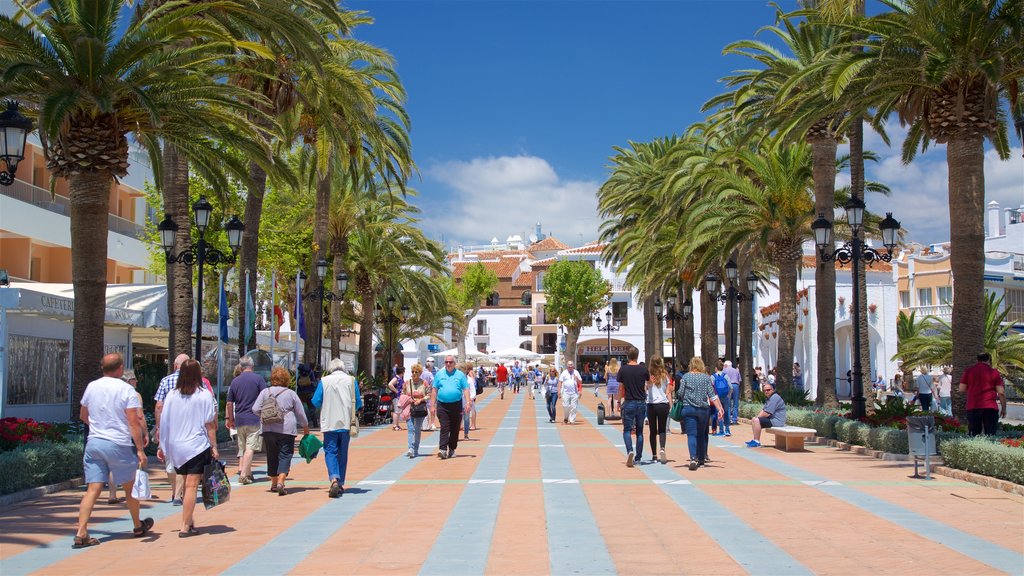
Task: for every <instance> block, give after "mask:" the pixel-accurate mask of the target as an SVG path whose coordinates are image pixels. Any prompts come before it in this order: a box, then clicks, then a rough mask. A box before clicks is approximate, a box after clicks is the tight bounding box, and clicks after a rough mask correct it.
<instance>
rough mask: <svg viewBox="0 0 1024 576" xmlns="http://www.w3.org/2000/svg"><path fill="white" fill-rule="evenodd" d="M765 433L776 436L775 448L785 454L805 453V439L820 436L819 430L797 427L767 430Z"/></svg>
mask: <svg viewBox="0 0 1024 576" xmlns="http://www.w3.org/2000/svg"><path fill="white" fill-rule="evenodd" d="M764 431H765V432H767V433H769V434H773V435H775V447H776V448H778V449H779V450H783V451H785V452H801V451H803V449H804V439H806V438H814V437H815V436H817V435H818V432H817V430H815V429H814V428H800V427H797V426H780V427H778V428H765V429H764Z"/></svg>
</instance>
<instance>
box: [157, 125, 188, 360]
mask: <svg viewBox="0 0 1024 576" xmlns="http://www.w3.org/2000/svg"><path fill="white" fill-rule="evenodd" d="M163 164H164V178H163V200H164V212H166V213H167V214H169V215H170V216H171V219H173V220H174V222H175V223H176V224H177V225H178V232H177V234H175V236H174V249H173V253H174V254H181V253H182V252H184V251H185V250H186V249H188V247H189V245H190V244H191V242H192V215H191V213H190V211H189V187H188V172H189V171H188V160H186V159H185V157H184V156H182V155H181V154H180V153H179V152H178V149H177V148H175V147H174V146H173V145H171V144H166V145H165V146H164V149H163ZM193 305H194V302H193V294H192V267H191V266H188V265H186V264H178V263H175V264H168V265H167V316H168V320H169V321H170V330H169V334H168V336H167V351H168V358H170V359H171V361H170V362H168V363H167V369H168V371H171V370H173V369H174V367H173V364H174V362H173V360H174V358H175V357H176V356H177V355H178V354H182V353H185V354H188V355H189V356H191V355H192V354H193V350H194V348H193V345H192V310H193Z"/></svg>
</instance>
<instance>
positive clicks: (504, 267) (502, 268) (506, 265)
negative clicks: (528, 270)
mask: <svg viewBox="0 0 1024 576" xmlns="http://www.w3.org/2000/svg"><path fill="white" fill-rule="evenodd" d="M521 261H522V260H521V258H518V257H510V258H499V259H497V260H484V261H481V262H479V263H480V264H483V265H484V267H485V268H487V269H488V270H492V271H494V273H495V274H497V276H498V278H499V279H506V280H510V279H511V278H512V275H513V274H514V273H515V271H516V268H519V263H520V262H521ZM476 263H477V262H473V261H462V262H454V263H453V264H452V276H454V277H455V278H462V275H463V274H464V273H465V272H466V267H467V266H469V265H470V264H476Z"/></svg>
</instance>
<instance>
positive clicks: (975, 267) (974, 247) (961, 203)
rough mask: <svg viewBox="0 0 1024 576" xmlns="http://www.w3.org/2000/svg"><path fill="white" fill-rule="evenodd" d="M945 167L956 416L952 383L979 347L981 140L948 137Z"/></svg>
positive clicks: (959, 397) (960, 404)
mask: <svg viewBox="0 0 1024 576" xmlns="http://www.w3.org/2000/svg"><path fill="white" fill-rule="evenodd" d="M946 164H947V165H948V166H949V230H950V267H951V268H952V272H953V278H955V279H956V286H955V288H954V290H953V322H952V328H953V414H954V415H955V416H957V417H960V418H962V417H963V416H964V414H965V410H966V408H967V398H966V396H965V395H963V394H960V393H959V392H958V390H957V384H958V383H959V382H960V376H961V375H962V374H963V373H964V370H965V369H967V367H968V366H970V365H971V364H973V363H974V361H975V358H976V356H977V355H978V354H979V353H981V352H983V351H984V347H985V227H984V222H985V211H984V210H985V148H984V143H983V140H982V138H981V136H968V135H962V136H961V135H958V136H957V137H953V138H950V140H949V143H948V144H947V145H946ZM907 384H908V385H909V382H908V383H907Z"/></svg>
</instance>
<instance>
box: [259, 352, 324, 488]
mask: <svg viewBox="0 0 1024 576" xmlns="http://www.w3.org/2000/svg"><path fill="white" fill-rule="evenodd" d="M291 381H292V377H291V375H290V374H288V371H287V370H285V369H284V368H281V367H280V366H279V367H277V368H274V370H273V371H272V372H271V373H270V388H267V389H265V390H263V391H262V392H260V395H259V396H257V397H256V403H255V404H254V405H253V406H254V410H255V411H256V412H257V413H259V415H260V421H261V422H262V424H263V446H264V448H265V449H266V452H267V476H269V477H270V491H271V492H277V495H278V496H284V495H286V494H288V490H287V489H286V488H285V485H284V482H285V479H286V478H287V477H288V472H289V471H291V468H292V454H294V453H295V436H296V435H298V429H299V426H302V435H303V436H305V435H306V434H309V422H308V421H307V420H306V410H305V408H303V407H302V400H300V399H299V395H298V394H296V393H295V391H293V390H291V389H290V388H288V385H289V384H291ZM314 394H315V392H314ZM275 406H276V408H275Z"/></svg>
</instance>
